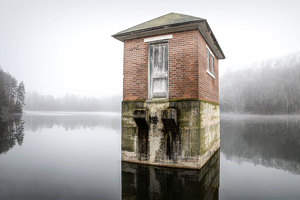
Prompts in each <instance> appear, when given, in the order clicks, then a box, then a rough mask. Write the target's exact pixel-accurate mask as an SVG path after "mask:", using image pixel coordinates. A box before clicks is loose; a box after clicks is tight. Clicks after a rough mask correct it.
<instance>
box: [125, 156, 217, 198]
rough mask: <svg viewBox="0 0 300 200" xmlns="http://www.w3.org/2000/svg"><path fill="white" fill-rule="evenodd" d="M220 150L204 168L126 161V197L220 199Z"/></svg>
mask: <svg viewBox="0 0 300 200" xmlns="http://www.w3.org/2000/svg"><path fill="white" fill-rule="evenodd" d="M219 179H220V152H219V151H218V152H217V153H216V154H214V156H213V157H212V158H211V159H210V160H209V161H208V162H207V163H206V164H205V165H204V166H203V168H202V169H201V170H192V169H177V168H162V167H155V166H147V165H138V164H132V163H126V162H122V199H123V200H127V199H144V200H148V199H173V200H176V199H185V200H189V199H197V200H201V199H218V193H219Z"/></svg>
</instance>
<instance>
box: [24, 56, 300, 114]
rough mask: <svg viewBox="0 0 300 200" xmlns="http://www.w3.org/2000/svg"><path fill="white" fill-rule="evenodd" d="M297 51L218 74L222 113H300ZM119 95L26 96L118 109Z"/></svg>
mask: <svg viewBox="0 0 300 200" xmlns="http://www.w3.org/2000/svg"><path fill="white" fill-rule="evenodd" d="M299 69H300V53H297V54H292V55H289V56H286V57H282V58H278V59H273V60H268V61H263V62H260V63H256V64H253V65H251V66H248V67H241V69H240V70H235V71H230V70H229V71H227V72H226V73H224V74H223V75H222V76H220V106H221V111H222V112H233V113H252V114H295V113H300V70H299ZM121 101H122V98H121V96H117V95H116V96H111V97H103V98H95V97H81V96H76V95H65V96H64V97H59V98H58V97H54V96H51V95H41V94H38V93H35V92H34V93H28V94H27V95H26V105H25V109H26V110H33V111H88V112H97V111H113V112H120V110H121Z"/></svg>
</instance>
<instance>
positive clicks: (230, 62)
mask: <svg viewBox="0 0 300 200" xmlns="http://www.w3.org/2000/svg"><path fill="white" fill-rule="evenodd" d="M158 5H159V6H158ZM299 7H300V2H299V1H296V0H287V1H270V0H269V1H263V2H262V1H257V0H252V1H250V0H249V1H235V0H229V1H226V2H225V1H194V0H193V1H192V0H189V1H163V2H162V1H157V0H154V1H151V2H149V1H96V0H88V1H85V0H43V1H39V0H23V1H20V0H14V1H11V0H0V27H1V31H0V66H1V67H2V68H3V70H4V71H8V72H9V73H10V74H11V75H12V76H14V77H15V78H16V79H17V80H18V81H24V84H25V87H26V91H27V92H37V93H39V94H43V95H52V96H54V97H58V98H63V97H64V96H65V95H67V94H69V95H78V96H81V97H83V96H89V97H90V96H92V97H95V98H101V97H108V96H113V95H119V96H121V93H122V76H123V74H122V72H123V71H122V66H123V44H122V42H120V41H117V40H115V39H113V38H112V37H111V35H112V34H114V33H116V32H119V31H121V30H124V29H126V28H129V27H132V26H134V25H137V24H139V23H141V22H145V21H147V20H150V19H152V18H155V17H158V16H161V15H164V14H167V13H170V12H178V13H183V14H188V15H193V16H197V17H202V18H205V19H207V20H208V23H209V24H210V26H211V28H212V30H213V32H214V34H215V36H216V38H217V40H218V42H219V44H220V46H221V47H222V49H223V51H224V53H225V55H226V59H225V60H222V61H220V62H219V65H220V74H224V73H225V72H227V71H228V70H236V69H241V68H244V67H245V66H249V65H251V63H255V62H259V61H261V60H266V59H271V58H276V57H280V56H284V55H288V54H290V53H293V52H297V51H300V47H299V44H300V37H299V35H300V24H299V22H298V19H299V18H300V13H299V12H298V10H299ZM220 84H223V82H221V83H220Z"/></svg>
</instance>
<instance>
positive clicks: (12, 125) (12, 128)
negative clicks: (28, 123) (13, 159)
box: [0, 116, 24, 154]
mask: <svg viewBox="0 0 300 200" xmlns="http://www.w3.org/2000/svg"><path fill="white" fill-rule="evenodd" d="M23 139H24V121H23V120H22V119H21V117H20V116H14V117H10V116H8V117H7V119H5V120H0V154H2V153H6V152H7V151H9V150H10V149H11V148H13V147H14V146H15V144H16V143H18V144H19V145H22V143H23Z"/></svg>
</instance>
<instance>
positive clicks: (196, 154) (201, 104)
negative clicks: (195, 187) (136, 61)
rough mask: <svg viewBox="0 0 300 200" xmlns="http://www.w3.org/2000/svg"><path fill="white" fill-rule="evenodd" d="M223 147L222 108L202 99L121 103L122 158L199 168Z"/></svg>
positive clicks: (160, 164)
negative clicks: (221, 136) (221, 139)
mask: <svg viewBox="0 0 300 200" xmlns="http://www.w3.org/2000/svg"><path fill="white" fill-rule="evenodd" d="M219 148H220V108H219V105H218V104H215V103H210V102H205V101H201V100H178V101H172V100H151V101H150V100H147V101H123V102H122V160H123V161H127V162H135V163H142V164H149V165H158V166H168V167H178V168H195V169H200V168H201V167H202V166H203V165H204V164H205V163H206V162H207V161H208V160H209V158H210V157H211V156H212V155H213V154H214V153H215V152H216V151H217V150H218V149H219Z"/></svg>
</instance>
